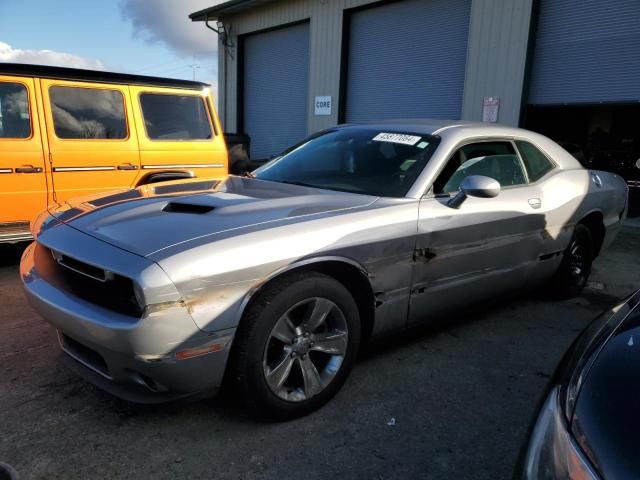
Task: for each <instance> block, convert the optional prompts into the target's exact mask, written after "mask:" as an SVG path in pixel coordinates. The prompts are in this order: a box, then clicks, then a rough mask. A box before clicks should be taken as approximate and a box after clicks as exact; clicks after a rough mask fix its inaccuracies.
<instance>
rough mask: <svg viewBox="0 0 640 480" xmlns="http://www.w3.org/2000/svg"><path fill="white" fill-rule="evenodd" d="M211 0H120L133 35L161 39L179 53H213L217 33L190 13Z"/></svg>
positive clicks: (150, 39) (207, 4)
mask: <svg viewBox="0 0 640 480" xmlns="http://www.w3.org/2000/svg"><path fill="white" fill-rule="evenodd" d="M214 3H219V1H214V0H180V1H176V0H120V11H121V12H122V16H123V17H124V18H125V19H126V20H128V21H130V22H131V23H132V25H133V28H134V35H135V36H140V37H142V38H144V39H145V40H147V41H148V42H151V43H155V42H161V43H164V44H165V45H166V46H167V47H169V48H170V49H171V50H173V51H174V52H176V53H177V54H180V55H193V54H206V53H208V54H213V53H215V52H216V51H217V42H218V39H217V38H216V35H215V34H214V33H213V32H212V31H211V30H208V29H207V28H205V26H204V24H203V23H202V22H192V21H191V20H190V19H189V14H190V13H193V12H195V11H198V10H202V9H204V8H207V7H210V6H211V5H213V4H214Z"/></svg>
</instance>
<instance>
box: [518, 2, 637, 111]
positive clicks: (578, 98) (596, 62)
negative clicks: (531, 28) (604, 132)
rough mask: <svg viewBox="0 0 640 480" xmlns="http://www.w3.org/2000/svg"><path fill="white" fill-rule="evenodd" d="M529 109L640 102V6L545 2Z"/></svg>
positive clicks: (536, 50)
mask: <svg viewBox="0 0 640 480" xmlns="http://www.w3.org/2000/svg"><path fill="white" fill-rule="evenodd" d="M534 47H535V50H534V55H533V69H532V75H531V84H530V93H529V103H532V104H546V105H549V104H562V103H597V102H626V101H637V100H640V1H638V0H542V1H541V2H540V14H539V19H538V28H537V33H536V43H535V46H534Z"/></svg>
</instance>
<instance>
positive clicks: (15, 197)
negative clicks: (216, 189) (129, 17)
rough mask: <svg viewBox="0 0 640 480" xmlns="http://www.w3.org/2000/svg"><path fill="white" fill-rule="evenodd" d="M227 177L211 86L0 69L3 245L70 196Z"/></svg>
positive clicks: (108, 75)
mask: <svg viewBox="0 0 640 480" xmlns="http://www.w3.org/2000/svg"><path fill="white" fill-rule="evenodd" d="M227 172H228V164H227V149H226V146H225V142H224V138H223V136H222V130H221V128H220V123H219V120H218V118H217V115H216V112H215V108H214V105H213V101H212V98H211V92H210V90H209V87H208V85H206V84H204V83H199V82H191V81H186V80H173V79H165V78H155V77H145V76H138V75H128V74H120V73H113V72H98V71H91V70H78V69H71V68H60V67H47V66H39V65H25V64H9V63H4V64H3V63H0V243H3V242H16V241H20V240H26V239H29V238H30V233H29V222H30V220H32V219H33V218H34V217H35V216H36V214H37V213H38V212H39V211H40V210H43V209H45V208H46V207H47V205H51V204H56V203H61V202H64V201H65V200H66V199H68V198H70V197H75V196H79V195H86V194H90V193H96V192H100V191H108V190H116V189H121V188H130V187H136V186H139V185H142V184H148V183H154V182H159V181H164V180H176V179H181V178H191V177H196V176H197V177H208V178H219V179H222V178H224V177H226V175H227Z"/></svg>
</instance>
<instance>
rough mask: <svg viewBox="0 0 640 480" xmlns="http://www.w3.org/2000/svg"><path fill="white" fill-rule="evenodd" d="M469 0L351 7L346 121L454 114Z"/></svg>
mask: <svg viewBox="0 0 640 480" xmlns="http://www.w3.org/2000/svg"><path fill="white" fill-rule="evenodd" d="M470 11H471V0H430V1H428V2H425V1H424V0H404V1H401V2H393V3H386V4H383V5H380V6H374V7H369V8H366V9H363V10H358V11H356V12H354V13H352V14H351V15H350V22H349V23H350V25H349V39H348V42H349V46H348V48H349V56H348V66H347V70H348V74H347V85H346V110H345V119H346V121H347V122H357V121H366V120H375V119H384V118H421V117H422V118H448V119H459V118H460V114H461V109H462V94H463V89H464V73H465V63H466V58H467V36H468V32H469V15H470Z"/></svg>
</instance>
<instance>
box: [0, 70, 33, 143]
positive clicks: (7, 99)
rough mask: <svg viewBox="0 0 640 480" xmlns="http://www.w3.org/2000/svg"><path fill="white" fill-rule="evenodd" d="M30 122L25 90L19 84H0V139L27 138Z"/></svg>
mask: <svg viewBox="0 0 640 480" xmlns="http://www.w3.org/2000/svg"><path fill="white" fill-rule="evenodd" d="M30 136H31V120H30V118H29V100H28V95H27V89H26V87H25V86H24V85H21V84H19V83H4V82H0V138H29V137H30Z"/></svg>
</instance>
